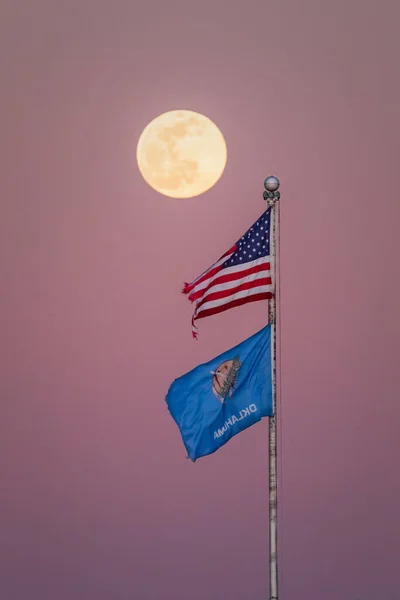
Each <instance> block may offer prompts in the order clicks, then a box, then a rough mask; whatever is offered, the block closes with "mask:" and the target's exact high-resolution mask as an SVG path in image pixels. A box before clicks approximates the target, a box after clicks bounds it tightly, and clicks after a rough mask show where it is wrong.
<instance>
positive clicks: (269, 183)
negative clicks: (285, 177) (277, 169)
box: [264, 175, 281, 192]
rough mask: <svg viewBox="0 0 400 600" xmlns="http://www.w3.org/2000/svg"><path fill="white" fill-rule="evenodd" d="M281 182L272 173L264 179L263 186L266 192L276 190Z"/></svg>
mask: <svg viewBox="0 0 400 600" xmlns="http://www.w3.org/2000/svg"><path fill="white" fill-rule="evenodd" d="M280 185H281V182H280V181H279V179H278V178H277V177H275V176H274V175H270V176H269V177H267V179H266V180H265V181H264V187H265V189H266V190H267V191H268V192H276V191H277V190H278V189H279V186H280Z"/></svg>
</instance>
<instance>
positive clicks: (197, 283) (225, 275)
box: [183, 208, 273, 338]
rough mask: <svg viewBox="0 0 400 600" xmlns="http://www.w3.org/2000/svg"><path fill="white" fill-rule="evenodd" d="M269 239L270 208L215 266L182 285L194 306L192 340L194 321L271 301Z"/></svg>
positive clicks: (194, 329) (195, 333)
mask: <svg viewBox="0 0 400 600" xmlns="http://www.w3.org/2000/svg"><path fill="white" fill-rule="evenodd" d="M270 236H271V208H268V209H267V210H266V211H265V212H264V213H263V214H262V215H261V217H260V218H259V219H258V220H257V221H256V222H255V223H254V224H253V225H252V226H251V227H250V229H249V230H248V231H246V233H245V234H244V235H243V236H242V237H241V238H240V240H238V241H237V242H236V244H235V245H234V246H232V248H231V249H230V250H228V252H225V254H223V255H222V256H221V258H220V259H219V260H217V262H215V263H214V264H213V265H211V267H210V268H209V269H207V271H204V273H202V274H201V275H199V277H197V278H196V279H195V280H194V281H192V283H185V286H184V288H183V293H184V294H188V297H189V300H190V301H191V302H193V303H194V305H195V309H194V313H193V317H192V332H193V337H194V338H197V331H196V330H197V327H196V325H195V321H196V320H197V319H202V318H204V317H209V316H210V315H215V314H217V313H220V312H223V311H224V310H228V308H234V307H235V306H241V305H242V304H246V303H247V302H255V301H256V300H267V299H270V298H272V296H273V287H272V268H271V256H270Z"/></svg>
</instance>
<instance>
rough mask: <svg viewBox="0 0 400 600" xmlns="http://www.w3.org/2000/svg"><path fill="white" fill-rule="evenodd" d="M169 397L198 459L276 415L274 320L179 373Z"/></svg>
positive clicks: (190, 453)
mask: <svg viewBox="0 0 400 600" xmlns="http://www.w3.org/2000/svg"><path fill="white" fill-rule="evenodd" d="M166 402H167V405H168V409H169V411H170V413H171V415H172V417H173V419H174V421H175V422H176V424H177V425H178V427H179V430H180V432H181V436H182V440H183V443H184V444H185V447H186V450H187V453H188V457H189V458H190V459H191V460H192V461H193V462H195V461H196V460H197V459H198V458H200V457H201V456H206V455H208V454H212V453H213V452H215V451H216V450H218V448H220V447H221V446H223V445H224V444H226V442H228V441H229V440H230V439H231V438H232V437H233V436H234V435H236V434H237V433H240V432H241V431H243V430H244V429H247V428H248V427H250V426H251V425H253V424H254V423H256V422H257V421H260V420H261V418H262V417H270V416H272V415H273V403H272V376H271V325H267V326H266V327H264V328H263V329H261V331H259V332H258V333H256V334H254V335H252V336H251V337H250V338H248V339H247V340H245V341H244V342H242V343H241V344H239V345H237V346H235V347H234V348H232V349H231V350H228V351H227V352H224V353H223V354H220V355H219V356H217V357H216V358H214V359H213V360H210V361H209V362H208V363H205V364H203V365H199V366H198V367H196V368H195V369H193V370H192V371H190V372H189V373H186V375H183V376H182V377H179V378H178V379H175V381H174V382H173V383H172V385H171V387H170V388H169V390H168V394H167V397H166Z"/></svg>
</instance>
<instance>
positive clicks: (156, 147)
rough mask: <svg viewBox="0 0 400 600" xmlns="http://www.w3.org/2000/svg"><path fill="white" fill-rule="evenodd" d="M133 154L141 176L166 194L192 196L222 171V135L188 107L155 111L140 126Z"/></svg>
mask: <svg viewBox="0 0 400 600" xmlns="http://www.w3.org/2000/svg"><path fill="white" fill-rule="evenodd" d="M136 158H137V163H138V166H139V171H140V173H141V174H142V176H143V178H144V180H145V181H146V182H147V183H148V184H149V185H150V186H151V187H152V188H153V189H155V190H156V191H157V192H160V194H163V195H164V196H169V197H170V198H192V197H193V196H198V195H199V194H203V193H204V192H206V191H207V190H209V189H210V188H212V187H213V186H214V185H215V184H216V183H217V181H218V180H219V178H220V177H221V175H222V173H223V172H224V169H225V165H226V159H227V149H226V143H225V139H224V136H223V135H222V133H221V131H220V130H219V129H218V127H217V126H216V125H215V123H213V121H211V120H210V119H209V118H208V117H205V116H204V115H201V114H199V113H196V112H192V111H190V110H173V111H170V112H166V113H164V114H162V115H159V116H158V117H156V118H155V119H153V121H151V122H150V123H149V124H148V125H147V126H146V127H145V129H144V130H143V132H142V134H141V136H140V138H139V141H138V145H137V150H136Z"/></svg>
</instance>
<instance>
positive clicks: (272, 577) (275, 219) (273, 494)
mask: <svg viewBox="0 0 400 600" xmlns="http://www.w3.org/2000/svg"><path fill="white" fill-rule="evenodd" d="M279 186H280V182H279V179H278V178H277V177H274V176H270V177H267V179H266V180H265V181H264V187H265V192H264V200H265V201H266V202H267V203H268V205H269V206H271V238H270V239H271V245H270V254H271V268H272V275H273V279H272V281H273V298H272V299H271V300H269V303H268V322H269V323H271V330H272V352H271V354H272V398H273V408H274V411H273V413H274V414H273V416H272V417H270V418H269V441H268V446H269V447H268V450H269V456H268V458H269V474H268V478H269V592H270V593H269V597H270V600H278V519H277V516H278V515H277V512H278V510H277V509H278V494H277V487H278V486H277V470H278V469H277V466H278V463H277V441H276V437H277V436H276V434H277V425H276V424H277V406H276V405H277V402H276V400H277V393H276V390H277V386H276V324H277V318H276V306H277V302H276V289H277V286H276V278H277V271H278V267H279V265H276V238H277V233H278V234H279V232H278V231H277V230H278V226H279V202H278V200H279V199H280V192H278V189H279ZM278 310H279V309H278Z"/></svg>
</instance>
